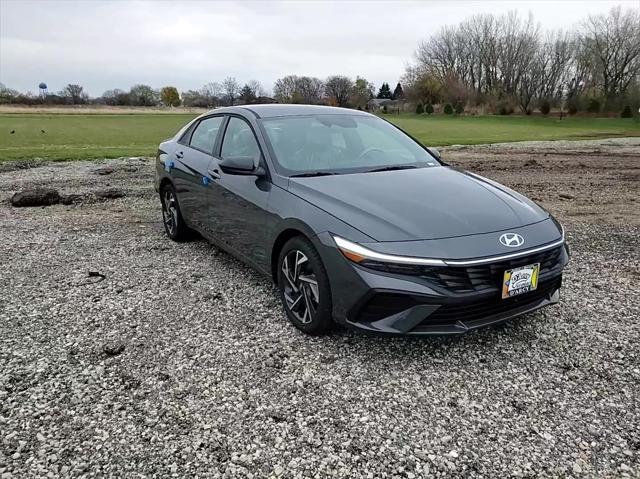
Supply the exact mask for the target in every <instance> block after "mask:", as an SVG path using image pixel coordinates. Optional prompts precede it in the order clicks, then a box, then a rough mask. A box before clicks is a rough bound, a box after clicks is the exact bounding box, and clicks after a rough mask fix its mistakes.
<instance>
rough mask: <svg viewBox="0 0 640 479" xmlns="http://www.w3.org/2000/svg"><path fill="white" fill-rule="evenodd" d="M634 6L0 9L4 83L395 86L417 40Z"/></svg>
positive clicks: (51, 3)
mask: <svg viewBox="0 0 640 479" xmlns="http://www.w3.org/2000/svg"><path fill="white" fill-rule="evenodd" d="M615 5H623V6H625V7H631V8H640V0H631V1H625V0H616V1H600V0H592V1H589V0H581V1H564V2H561V1H525V0H521V1H514V0H510V1H423V2H382V1H360V2H351V3H347V2H335V3H332V2H316V1H303V0H299V1H288V2H266V1H262V2H229V3H226V2H207V1H183V2H179V1H172V2H169V1H148V2H127V1H111V2H102V1H95V0H94V1H85V2H80V1H77V2H73V1H56V0H48V1H32V0H0V82H1V83H4V84H5V85H6V86H8V87H11V88H15V89H18V90H22V91H27V90H31V91H34V92H35V91H37V88H38V83H39V82H41V81H44V82H46V83H47V84H48V85H49V90H50V91H59V90H60V89H62V87H63V86H64V85H66V84H67V83H79V84H81V85H83V86H84V87H85V90H86V91H87V92H88V93H89V94H91V95H101V94H102V92H104V90H107V89H110V88H122V89H129V87H130V86H131V85H133V84H135V83H146V84H149V85H152V86H154V87H161V86H165V85H175V86H176V87H178V89H179V90H181V91H184V90H187V89H196V88H199V87H201V86H202V85H203V84H205V83H207V82H210V81H221V80H222V79H223V78H224V77H225V76H234V77H236V78H237V80H238V81H239V82H244V81H247V80H251V79H256V80H259V81H260V82H261V83H262V84H263V85H264V86H265V87H266V88H267V89H270V88H271V87H272V85H273V81H274V80H275V79H277V78H279V77H281V76H284V75H287V74H301V75H302V74H305V75H313V76H318V77H321V78H324V77H326V76H328V75H331V74H338V73H339V74H345V75H349V76H352V77H355V76H356V75H360V76H364V77H365V78H367V79H368V80H369V81H372V82H373V83H375V85H376V86H379V85H380V84H381V83H382V82H383V81H388V82H389V83H390V84H395V82H397V81H398V79H399V77H400V75H401V74H402V72H403V71H404V68H405V66H406V65H407V63H408V62H410V61H411V60H412V57H413V52H414V51H415V48H416V46H417V44H418V42H419V41H420V40H421V39H424V38H427V37H428V36H429V35H430V34H432V33H434V32H435V31H437V30H438V29H439V28H440V27H442V26H443V25H447V24H455V23H458V22H459V21H461V20H463V19H464V18H465V17H467V16H470V15H473V14H477V13H484V12H493V13H500V12H507V11H509V10H513V9H517V10H519V11H520V12H521V13H523V14H525V15H526V14H528V12H531V13H532V14H533V15H534V17H535V18H536V20H538V21H539V22H540V23H541V25H542V26H543V27H545V28H551V29H555V28H564V29H567V28H570V27H571V26H573V25H574V24H575V23H576V22H578V21H579V20H580V19H581V18H584V17H585V16H586V15H588V14H592V13H601V12H606V11H608V10H609V9H610V8H611V7H612V6H615Z"/></svg>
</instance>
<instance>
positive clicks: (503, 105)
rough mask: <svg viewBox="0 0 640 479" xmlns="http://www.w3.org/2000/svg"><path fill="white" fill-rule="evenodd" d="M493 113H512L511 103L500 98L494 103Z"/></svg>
mask: <svg viewBox="0 0 640 479" xmlns="http://www.w3.org/2000/svg"><path fill="white" fill-rule="evenodd" d="M494 113H495V114H498V115H511V114H512V113H513V105H512V104H511V103H510V102H509V101H507V100H500V101H498V103H496V108H495V111H494Z"/></svg>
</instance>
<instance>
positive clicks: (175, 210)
mask: <svg viewBox="0 0 640 479" xmlns="http://www.w3.org/2000/svg"><path fill="white" fill-rule="evenodd" d="M160 203H161V204H162V223H163V224H164V231H165V233H167V236H168V237H169V238H171V239H172V240H173V241H178V242H182V241H188V240H190V239H192V238H193V231H192V230H191V229H190V228H189V227H188V226H187V225H186V223H185V222H184V219H183V218H182V212H181V211H180V205H179V204H178V195H177V193H176V189H175V188H174V187H173V185H171V184H168V185H165V186H163V187H162V189H161V190H160Z"/></svg>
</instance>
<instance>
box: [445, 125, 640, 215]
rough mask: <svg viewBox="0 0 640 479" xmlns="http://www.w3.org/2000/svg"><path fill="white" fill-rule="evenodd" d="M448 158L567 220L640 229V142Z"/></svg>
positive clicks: (448, 154) (461, 150) (542, 146)
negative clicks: (637, 227)
mask: <svg viewBox="0 0 640 479" xmlns="http://www.w3.org/2000/svg"><path fill="white" fill-rule="evenodd" d="M443 159H444V160H445V161H447V162H449V163H451V164H452V165H454V166H456V167H459V168H461V169H465V170H469V171H472V172H474V173H478V174H479V175H482V176H486V177H488V178H491V179H492V180H495V181H497V182H499V183H502V184H504V185H507V186H509V187H510V188H513V189H514V190H516V191H518V192H519V193H522V194H524V195H526V196H528V197H529V198H531V199H533V200H534V201H536V202H538V203H539V204H541V205H542V206H543V207H544V208H546V209H548V210H549V211H552V212H553V214H554V215H556V216H557V217H558V218H560V219H561V220H563V221H567V222H570V223H584V222H588V223H606V224H613V225H634V226H638V225H640V138H625V139H613V140H601V141H580V142H567V141H563V142H523V143H513V144H509V143H506V144H501V145H487V146H479V147H473V148H471V147H452V148H448V149H443Z"/></svg>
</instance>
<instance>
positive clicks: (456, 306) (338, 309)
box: [319, 238, 569, 335]
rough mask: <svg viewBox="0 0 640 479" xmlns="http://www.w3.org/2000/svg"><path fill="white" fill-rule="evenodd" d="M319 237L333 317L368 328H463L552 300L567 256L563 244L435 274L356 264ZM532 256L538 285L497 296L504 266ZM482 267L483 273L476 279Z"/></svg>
mask: <svg viewBox="0 0 640 479" xmlns="http://www.w3.org/2000/svg"><path fill="white" fill-rule="evenodd" d="M319 239H320V240H321V244H320V245H319V251H320V253H321V256H323V261H324V262H325V265H327V271H328V273H329V279H330V282H331V290H332V297H333V313H334V318H335V319H336V320H337V321H338V322H339V323H342V324H344V325H346V326H348V327H350V328H354V329H358V330H361V331H365V332H368V333H374V334H391V335H448V334H463V333H466V332H468V331H471V330H474V329H478V328H481V327H484V326H488V325H491V324H496V323H500V322H503V321H506V320H508V319H511V318H514V317H516V316H520V315H522V314H525V313H529V312H531V311H535V310H536V309H539V308H542V307H544V306H548V305H551V304H555V303H557V302H558V301H559V298H560V292H559V290H560V286H561V284H562V270H563V269H564V267H565V266H566V264H567V263H568V260H569V251H568V248H567V246H566V244H563V245H561V246H559V247H558V248H557V249H554V250H553V251H552V250H549V251H547V252H544V253H537V254H536V255H532V256H525V257H521V258H518V259H516V260H513V262H508V263H505V262H500V263H495V264H486V265H482V266H478V267H476V266H473V267H469V268H464V274H463V275H462V276H463V277H464V278H461V277H460V276H459V275H458V273H459V272H460V271H462V268H456V269H455V270H450V271H449V272H445V273H446V274H442V275H437V276H434V275H432V274H431V275H429V274H421V275H419V276H416V275H406V274H396V273H393V272H384V271H375V270H372V269H370V268H364V267H361V266H358V265H356V264H354V263H352V262H350V261H348V260H346V259H345V258H344V257H343V256H342V254H341V253H340V252H339V251H338V250H337V249H336V248H335V246H333V245H332V243H331V240H330V238H319ZM535 262H541V264H542V266H541V273H540V276H539V282H538V288H537V289H536V290H534V291H531V292H528V293H525V294H522V295H519V296H514V297H512V298H508V299H504V300H503V299H502V298H501V293H500V290H501V281H502V274H503V272H504V270H505V269H510V268H512V267H514V266H515V267H517V266H520V265H524V264H531V263H535ZM482 268H484V270H485V274H486V275H487V276H485V277H483V278H484V280H483V281H484V282H483V283H482V284H480V285H479V283H478V281H477V278H478V275H481V274H482V271H481V269H482ZM449 273H455V274H449ZM465 275H466V276H465ZM469 278H473V281H471V282H469ZM463 279H464V281H463ZM472 283H473V284H472Z"/></svg>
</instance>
